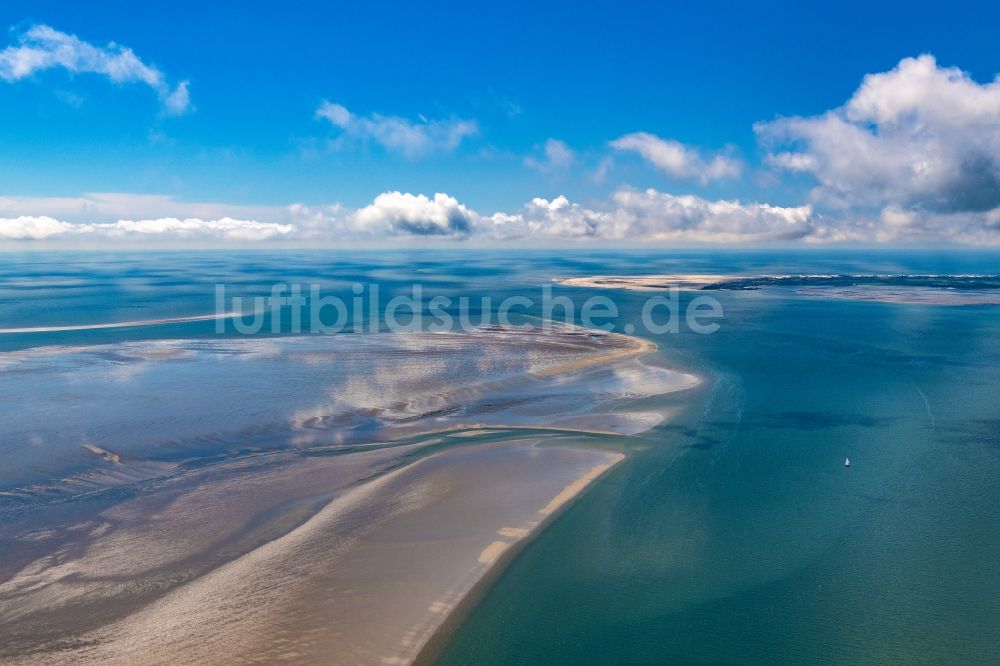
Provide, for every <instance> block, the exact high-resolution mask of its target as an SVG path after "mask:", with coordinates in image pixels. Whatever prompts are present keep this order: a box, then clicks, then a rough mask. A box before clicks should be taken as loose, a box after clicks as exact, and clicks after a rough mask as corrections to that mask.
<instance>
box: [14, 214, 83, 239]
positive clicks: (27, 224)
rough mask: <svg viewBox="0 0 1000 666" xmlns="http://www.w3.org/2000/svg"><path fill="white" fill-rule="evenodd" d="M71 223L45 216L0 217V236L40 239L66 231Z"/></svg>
mask: <svg viewBox="0 0 1000 666" xmlns="http://www.w3.org/2000/svg"><path fill="white" fill-rule="evenodd" d="M71 227H72V225H70V224H67V223H66V222H62V221H60V220H56V219H53V218H51V217H47V216H44V215H43V216H37V217H36V216H28V215H20V216H18V217H14V218H5V217H0V238H10V239H13V240H41V239H43V238H48V237H49V236H55V235H58V234H61V233H64V232H66V231H67V230H68V229H70V228H71Z"/></svg>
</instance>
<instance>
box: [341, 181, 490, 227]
mask: <svg viewBox="0 0 1000 666" xmlns="http://www.w3.org/2000/svg"><path fill="white" fill-rule="evenodd" d="M477 218H478V216H477V215H476V214H475V213H474V212H473V211H471V210H469V209H468V208H466V207H465V206H463V205H462V204H460V203H459V202H458V200H456V199H455V198H454V197H451V196H448V195H447V194H443V193H440V192H439V193H437V194H435V195H434V198H433V199H429V198H428V197H426V196H424V195H423V194H417V195H413V194H408V193H402V192H385V193H383V194H380V195H378V196H377V197H375V200H374V201H373V202H372V203H371V205H369V206H365V207H364V208H362V209H360V210H358V211H356V212H354V213H353V215H352V216H351V223H352V226H353V228H354V229H355V230H358V231H362V232H364V233H366V234H373V233H383V234H391V235H394V234H409V235H414V236H455V237H464V236H467V235H468V234H469V232H470V230H471V229H472V225H473V224H474V223H475V221H476V219H477Z"/></svg>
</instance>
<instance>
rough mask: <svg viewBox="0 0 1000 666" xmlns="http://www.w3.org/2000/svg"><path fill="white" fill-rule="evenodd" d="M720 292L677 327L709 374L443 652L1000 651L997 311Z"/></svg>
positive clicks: (668, 348) (532, 659)
mask: <svg viewBox="0 0 1000 666" xmlns="http://www.w3.org/2000/svg"><path fill="white" fill-rule="evenodd" d="M620 298H621V299H623V300H629V299H631V300H634V301H638V300H639V298H640V297H639V296H636V295H635V294H634V293H633V294H631V295H622V296H621V297H620ZM722 298H723V300H724V305H725V311H726V319H725V324H724V326H723V328H722V330H721V331H719V332H718V333H717V334H715V335H711V336H698V335H694V334H690V333H688V334H684V333H682V334H680V335H677V336H672V337H669V339H658V340H657V342H658V343H660V344H661V345H662V347H663V355H664V356H665V357H666V358H668V359H670V360H671V361H672V362H674V363H676V364H678V365H681V366H684V367H687V368H692V369H694V370H696V371H698V372H701V373H703V374H705V375H707V376H709V377H710V378H711V382H710V384H709V385H708V386H707V387H706V388H705V390H704V391H702V392H701V394H700V395H699V396H697V399H696V400H694V401H693V403H692V404H691V405H690V406H689V407H688V409H687V410H686V412H685V413H684V414H683V416H682V417H681V418H679V419H677V420H675V421H674V423H673V424H671V425H668V426H665V427H661V428H659V429H657V430H655V431H653V432H651V433H648V435H647V437H646V439H647V440H648V441H647V442H646V443H645V444H644V445H631V448H632V449H633V450H632V455H631V456H630V458H629V459H628V461H627V462H626V463H625V464H624V465H623V466H622V467H621V468H620V469H618V470H617V471H616V472H615V473H614V474H613V475H612V476H610V477H608V478H607V479H606V480H605V481H603V482H601V483H600V485H599V486H598V487H596V488H595V489H594V490H593V491H592V492H590V493H588V494H587V495H586V497H585V498H584V499H583V500H582V501H581V502H580V503H578V504H577V505H576V506H574V507H573V508H572V509H571V510H570V511H569V512H568V513H567V514H566V515H564V516H563V517H562V518H561V519H560V520H559V521H558V522H557V523H556V524H555V525H553V526H552V527H551V528H550V529H549V530H547V531H546V532H544V533H543V534H542V535H541V536H540V537H539V538H538V539H537V541H536V542H534V543H533V544H532V545H531V546H529V547H528V548H527V549H525V551H524V552H523V553H522V555H521V556H520V557H519V558H518V559H517V560H515V562H514V563H513V565H512V566H511V567H510V568H509V569H508V570H507V571H506V573H505V574H504V575H503V576H502V577H501V578H500V580H499V581H498V583H497V584H496V586H495V587H494V588H493V589H492V590H491V591H490V592H489V593H488V594H487V595H486V597H485V598H484V599H483V601H482V603H481V604H480V605H479V606H478V607H477V608H476V609H475V610H474V612H473V613H472V614H471V616H470V617H469V619H468V621H467V622H466V623H465V624H464V626H463V627H462V628H461V629H460V630H459V631H458V633H457V635H456V636H455V637H454V639H453V640H452V641H451V642H450V644H449V645H448V647H447V649H446V651H445V652H444V654H443V656H442V658H441V663H444V664H458V663H466V664H467V663H477V664H491V663H496V664H501V663H504V664H510V663H548V664H554V663H630V664H632V663H683V664H771V663H785V664H886V663H905V664H913V663H936V664H959V663H962V664H996V663H1000V567H998V566H997V562H998V558H1000V502H998V501H997V490H998V487H1000V399H998V398H1000V309H998V308H996V307H961V308H948V307H933V306H913V305H900V304H885V303H862V302H844V301H832V300H831V301H825V300H800V299H797V298H794V297H792V296H789V295H786V294H774V293H767V292H754V293H750V294H729V295H724V296H723V297H722ZM634 307H637V306H634ZM848 456H849V457H850V459H851V461H852V467H851V468H850V469H845V468H844V466H843V460H844V458H845V457H848Z"/></svg>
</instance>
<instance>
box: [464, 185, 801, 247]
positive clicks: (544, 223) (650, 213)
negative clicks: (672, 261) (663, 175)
mask: <svg viewBox="0 0 1000 666" xmlns="http://www.w3.org/2000/svg"><path fill="white" fill-rule="evenodd" d="M483 226H484V231H485V232H486V233H487V234H488V235H490V236H492V237H495V238H502V239H513V238H534V237H548V238H558V239H595V240H609V241H619V242H654V243H661V242H662V243H740V242H744V243H754V242H780V241H790V240H797V239H802V238H805V237H807V236H809V235H810V234H811V233H812V231H813V211H812V209H811V207H809V206H800V207H794V208H783V207H779V206H770V205H767V204H759V203H746V204H744V203H740V202H739V201H711V200H707V199H702V198H701V197H697V196H692V195H687V196H675V195H672V194H667V193H664V192H658V191H657V190H653V189H649V190H645V191H642V192H639V191H635V190H631V189H621V190H619V191H617V192H616V193H615V194H614V195H613V196H612V198H611V201H610V202H608V203H606V204H605V205H604V206H602V207H601V208H600V209H592V208H587V207H585V206H581V205H580V204H575V203H571V202H570V201H569V200H568V199H567V198H566V197H562V196H560V197H556V198H555V199H553V200H551V201H549V200H546V199H540V198H536V199H532V200H531V201H530V202H529V203H527V204H525V206H524V208H523V209H522V211H520V212H518V213H515V214H507V213H496V214H494V215H493V216H491V217H489V218H486V220H484V224H483Z"/></svg>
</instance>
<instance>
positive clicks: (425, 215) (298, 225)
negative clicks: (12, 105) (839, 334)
mask: <svg viewBox="0 0 1000 666" xmlns="http://www.w3.org/2000/svg"><path fill="white" fill-rule="evenodd" d="M121 196H122V197H126V198H127V195H121ZM105 197H106V198H111V199H112V200H114V197H111V196H110V195H105ZM33 201H34V204H35V205H37V204H38V203H39V202H38V200H33ZM69 201H72V200H69ZM152 201H154V202H158V201H159V198H153V199H152ZM118 205H121V204H120V203H119V204H118ZM176 205H177V206H178V208H180V209H183V208H185V206H187V207H192V206H197V207H200V208H203V209H204V208H205V207H206V206H207V205H206V204H183V203H180V202H178V203H177V204H176ZM12 207H13V206H12V204H11V203H10V200H6V201H5V200H0V211H4V210H9V209H10V208H12ZM50 208H55V209H59V208H62V209H66V210H68V209H71V208H73V206H70V205H68V204H67V203H66V201H65V200H57V201H56V202H55V203H54V204H52V205H51V206H50ZM258 212H259V213H261V215H263V216H264V217H263V219H264V220H266V221H257V220H255V219H236V218H231V217H220V218H215V219H202V218H195V217H177V216H164V217H157V218H153V217H150V218H141V219H132V218H126V219H117V220H110V221H93V220H91V221H76V222H68V221H66V220H65V219H58V218H57V217H48V216H36V217H29V216H18V217H9V218H0V239H6V240H9V241H11V242H18V243H23V242H27V241H33V240H34V241H59V240H62V241H66V242H69V243H77V242H80V241H86V240H87V239H90V240H91V241H92V244H97V245H100V244H103V243H115V242H128V243H136V244H143V243H150V244H161V243H170V242H174V243H178V244H191V243H195V244H197V243H205V244H213V243H212V241H215V242H217V243H221V244H226V243H237V244H242V243H246V242H265V241H281V242H291V243H299V244H303V245H314V244H315V245H319V246H330V245H338V244H351V243H361V244H371V243H383V242H387V241H392V240H400V241H402V240H406V239H413V238H424V239H437V240H452V241H463V240H472V241H477V242H478V241H482V242H518V241H524V242H535V241H539V240H540V241H545V242H552V243H559V242H576V241H581V242H586V241H602V240H603V241H613V242H620V243H633V242H642V243H644V242H678V243H689V242H690V243H713V242H723V243H729V242H744V241H745V242H760V241H782V240H790V239H796V238H803V237H807V236H808V235H809V234H810V233H812V230H813V227H814V223H815V220H814V219H813V214H812V210H811V208H810V207H808V206H803V207H797V208H782V207H777V206H769V205H767V204H759V203H741V202H738V201H711V200H707V199H702V198H700V197H696V196H675V195H671V194H666V193H663V192H658V191H656V190H645V191H642V192H640V191H635V190H631V189H621V190H619V191H617V192H616V193H615V194H614V195H613V196H612V197H611V198H610V199H606V200H604V201H601V202H598V203H597V204H595V205H592V206H586V205H582V204H580V203H577V202H572V201H570V200H569V199H568V198H566V197H565V196H558V197H555V198H553V199H544V198H540V197H539V198H535V199H532V200H531V201H529V202H527V203H526V204H524V206H522V207H521V208H520V209H518V210H516V211H514V212H496V213H493V214H490V215H484V214H481V213H479V212H477V211H475V210H474V209H472V208H470V207H468V206H466V205H465V204H463V203H461V202H460V201H459V200H458V199H456V198H455V197H453V196H450V195H448V194H444V193H440V192H439V193H437V194H435V195H434V196H433V197H428V196H426V195H423V194H410V193H405V192H398V191H393V192H384V193H382V194H380V195H378V196H377V197H375V199H374V200H373V201H372V202H371V203H370V204H369V205H367V206H363V207H361V208H357V209H349V208H345V207H344V206H341V205H339V204H334V205H327V206H306V205H303V204H293V205H291V206H285V207H273V208H270V209H269V210H267V209H260V210H259V211H258ZM93 215H95V213H94V212H93V211H91V213H87V214H84V215H83V218H82V219H83V220H86V218H87V217H91V216H93ZM79 219H80V218H78V220H79Z"/></svg>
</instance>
